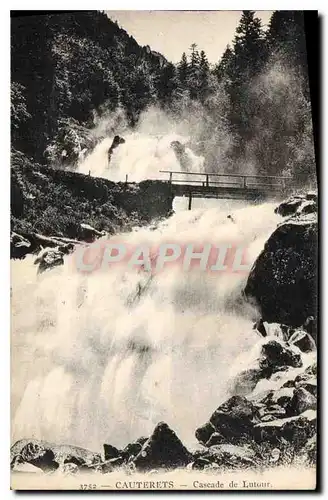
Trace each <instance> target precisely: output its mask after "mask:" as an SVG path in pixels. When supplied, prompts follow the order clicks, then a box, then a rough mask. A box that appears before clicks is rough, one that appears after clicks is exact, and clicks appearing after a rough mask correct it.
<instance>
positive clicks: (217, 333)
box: [12, 137, 279, 450]
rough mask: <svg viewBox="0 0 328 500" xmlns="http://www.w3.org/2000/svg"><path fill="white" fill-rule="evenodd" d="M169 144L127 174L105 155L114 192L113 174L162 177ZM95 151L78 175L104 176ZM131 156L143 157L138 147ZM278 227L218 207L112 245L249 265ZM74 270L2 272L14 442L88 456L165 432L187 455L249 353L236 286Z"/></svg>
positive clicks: (226, 281) (266, 218)
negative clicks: (182, 249)
mask: <svg viewBox="0 0 328 500" xmlns="http://www.w3.org/2000/svg"><path fill="white" fill-rule="evenodd" d="M171 139H172V138H171V137H169V138H166V146H165V147H164V146H163V153H158V154H159V156H158V157H156V155H155V153H154V151H153V153H152V155H150V154H149V157H148V156H147V155H148V153H147V155H146V158H145V159H144V162H143V161H142V156H141V155H140V160H139V159H138V160H137V161H135V158H136V156H134V155H136V153H135V151H136V149H135V147H136V144H134V145H133V148H132V153H131V155H130V160H131V162H130V163H129V154H128V151H129V140H127V142H126V144H124V145H122V146H120V148H121V152H119V149H120V148H118V150H117V152H116V153H115V155H116V154H117V157H116V160H115V161H116V162H117V161H119V160H118V158H121V160H120V161H121V162H122V163H121V167H120V168H119V169H117V175H118V176H121V178H120V179H119V180H122V173H123V172H124V168H125V169H126V170H125V171H126V173H128V174H130V173H131V174H132V172H134V173H135V174H136V178H135V179H133V180H140V178H145V177H146V178H147V177H150V178H151V177H152V175H150V173H149V172H150V170H149V169H150V168H152V169H154V165H157V172H156V171H155V173H153V176H155V177H158V170H159V169H163V168H165V167H166V166H167V167H168V166H169V163H170V161H169V160H168V158H169V156H170V155H171V151H170V149H169V146H168V144H169V142H170V141H171ZM133 140H135V141H137V139H136V138H134V139H133ZM105 141H106V140H105ZM105 141H103V142H102V143H100V144H99V145H98V146H97V148H96V150H95V151H94V153H93V154H92V155H90V157H89V159H88V158H87V159H86V160H85V163H84V164H83V165H81V167H80V170H81V171H86V170H90V169H91V168H89V167H90V165H91V164H92V165H100V166H99V170H98V171H96V170H95V169H92V173H93V174H97V175H104V174H103V172H104V170H103V166H102V165H103V164H99V163H98V161H100V159H101V158H102V159H103V160H102V161H105V159H106V147H108V145H107V146H106V144H105ZM149 141H150V143H152V144H153V142H152V141H153V139H151V140H149ZM164 142H165V141H164ZM108 144H110V140H109V141H108ZM105 146H106V147H105ZM138 148H139V149H138ZM138 148H137V149H138V150H139V151H141V152H142V151H145V150H147V151H149V149H148V148H147V144H146V143H143V142H142V143H141V144H139V145H138ZM158 151H161V149H160V146H159V149H158ZM165 151H166V152H165ZM172 154H173V153H172ZM115 155H113V158H114V156H115ZM120 155H121V156H120ZM104 156H105V157H104ZM166 157H167V160H165V158H166ZM170 158H171V159H172V158H173V160H174V159H175V158H174V154H173V157H172V156H170ZM97 159H98V160H97ZM148 159H149V161H148ZM88 161H89V163H88ZM175 161H176V160H175ZM163 162H164V164H163ZM165 162H167V163H165ZM115 165H117V163H115V162H113V165H112V167H111V169H114V166H115ZM170 168H172V165H171V164H170ZM137 171H138V172H137ZM112 173H113V172H112ZM104 176H105V175H104ZM115 176H116V174H115V172H114V174H113V175H108V177H110V178H112V179H113V180H115ZM231 213H233V221H232V220H231V219H229V218H227V216H228V215H230V214H231ZM278 220H279V216H277V215H275V214H274V205H272V204H263V205H258V206H244V207H242V208H237V209H234V210H233V212H231V209H230V211H228V210H227V207H223V208H222V205H221V204H220V202H218V203H217V205H216V206H213V207H212V208H201V209H196V210H192V211H179V212H177V213H176V214H174V215H173V216H171V217H170V218H169V219H167V220H166V221H165V222H162V223H161V224H159V225H158V226H157V228H156V229H155V230H154V228H151V227H145V228H142V229H136V230H134V231H132V232H131V233H126V234H124V235H121V237H122V238H124V241H125V242H126V243H127V244H129V245H137V244H141V243H143V244H145V243H147V244H150V245H152V246H154V245H155V246H158V245H159V244H160V243H161V242H169V241H174V242H177V243H181V244H183V245H185V244H186V243H189V242H191V243H197V242H204V241H209V239H210V241H211V243H212V244H213V245H219V244H220V243H222V242H224V243H226V242H227V241H229V240H230V241H232V242H239V243H241V244H243V245H244V246H245V247H247V248H248V255H249V259H250V261H251V262H253V261H254V260H255V258H256V257H257V255H258V254H259V252H260V251H261V249H262V248H263V245H264V242H265V241H266V239H267V238H268V236H269V235H270V233H271V232H272V231H273V229H274V228H275V227H276V225H277V222H278ZM73 259H74V254H73V255H72V256H69V257H67V258H66V260H65V264H64V266H62V267H57V268H54V269H52V270H51V271H49V272H45V273H43V274H41V275H40V274H39V275H37V270H36V268H35V266H34V265H33V259H32V257H27V258H26V259H25V260H23V261H14V262H13V263H12V283H13V286H12V318H13V319H12V360H13V361H12V363H13V364H14V365H15V369H14V370H13V371H12V373H13V376H12V405H13V409H12V410H13V417H14V418H13V424H12V434H13V436H12V438H13V441H16V440H18V439H21V438H26V437H29V438H37V439H46V440H48V441H53V442H57V443H70V444H76V445H80V446H84V447H88V448H91V449H92V448H93V449H96V450H97V449H99V448H100V447H101V445H102V443H104V442H109V443H111V444H113V445H117V446H124V445H125V444H127V443H128V442H131V441H132V440H134V439H136V438H139V437H140V436H141V435H145V436H147V435H149V434H150V433H151V431H152V430H153V428H154V426H155V425H156V423H157V422H158V421H160V420H164V421H165V422H167V423H168V425H169V426H171V427H172V428H173V429H174V430H175V431H176V432H177V434H178V435H179V437H180V438H181V439H182V440H183V441H184V442H185V444H186V445H187V446H190V447H193V446H194V445H196V439H195V437H194V432H195V429H196V428H197V426H199V425H201V424H202V423H203V422H204V421H206V420H207V419H208V417H209V415H210V414H211V412H213V410H214V409H215V408H216V407H217V406H218V405H219V404H220V402H222V401H223V400H224V399H225V398H226V397H227V396H228V395H229V387H230V385H229V383H230V380H231V377H233V375H234V374H235V373H236V370H237V369H238V367H240V366H241V365H240V363H241V362H242V360H244V361H243V362H244V363H245V362H246V364H248V365H249V364H251V363H252V360H254V359H255V358H256V355H257V353H258V345H259V342H260V340H259V337H258V336H257V334H256V333H255V331H254V330H253V328H252V326H253V321H254V318H255V317H256V314H257V313H256V311H255V310H254V309H253V308H251V306H250V305H248V304H246V303H245V302H244V301H243V299H242V295H241V291H242V288H243V286H244V284H245V281H246V279H247V274H245V273H231V272H230V273H225V272H212V273H208V272H204V271H201V270H199V269H197V267H196V268H195V269H193V271H190V272H187V271H183V269H182V268H180V267H178V266H172V267H169V268H167V269H165V271H163V272H162V273H160V274H158V275H155V276H151V275H149V273H147V272H145V271H141V270H135V269H127V267H126V266H125V267H124V266H115V267H113V268H108V269H104V270H97V271H95V272H94V273H90V274H88V275H82V274H81V273H79V272H78V271H77V270H76V269H75V268H74V265H73ZM245 356H246V358H247V359H246V361H245ZM236 367H237V368H236Z"/></svg>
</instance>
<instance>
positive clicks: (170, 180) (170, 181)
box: [169, 172, 172, 184]
mask: <svg viewBox="0 0 328 500" xmlns="http://www.w3.org/2000/svg"><path fill="white" fill-rule="evenodd" d="M169 183H170V184H172V172H170V179H169Z"/></svg>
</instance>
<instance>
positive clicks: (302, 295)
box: [245, 199, 318, 336]
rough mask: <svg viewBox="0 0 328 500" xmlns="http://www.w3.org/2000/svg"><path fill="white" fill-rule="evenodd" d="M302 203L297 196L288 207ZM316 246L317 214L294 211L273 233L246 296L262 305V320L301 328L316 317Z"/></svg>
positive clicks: (256, 265)
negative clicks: (311, 318)
mask: <svg viewBox="0 0 328 500" xmlns="http://www.w3.org/2000/svg"><path fill="white" fill-rule="evenodd" d="M299 202H300V203H299ZM301 203H302V200H298V199H297V200H294V201H293V202H292V204H289V205H288V206H289V207H290V210H291V211H292V207H293V210H294V208H295V207H296V206H297V207H298V208H299V207H300V206H301ZM307 203H309V201H307ZM311 203H314V201H311ZM285 210H286V208H285V209H284V210H283V212H284V213H285ZM295 212H296V209H295ZM279 213H282V208H281V205H280V209H279ZM317 248H318V227H317V217H316V214H315V213H312V214H307V215H302V214H298V213H295V215H293V216H292V217H291V218H290V219H288V220H286V221H284V222H283V223H282V224H281V225H279V226H278V227H277V229H276V230H275V231H274V232H273V234H272V235H271V236H270V238H269V239H268V241H267V242H266V244H265V246H264V249H263V251H262V252H261V253H260V255H259V256H258V258H257V259H256V261H255V263H254V265H253V268H252V270H251V272H250V274H249V277H248V280H247V284H246V287H245V296H246V298H247V299H248V300H249V301H250V302H253V303H254V304H256V305H257V306H258V307H259V309H260V311H261V316H262V318H263V321H267V322H269V323H282V324H285V325H290V326H294V327H298V326H302V325H304V323H305V322H306V320H307V319H308V318H309V317H310V316H312V317H313V318H316V317H317V288H318V285H317V267H318V255H317ZM309 333H310V332H309ZM312 336H315V333H312Z"/></svg>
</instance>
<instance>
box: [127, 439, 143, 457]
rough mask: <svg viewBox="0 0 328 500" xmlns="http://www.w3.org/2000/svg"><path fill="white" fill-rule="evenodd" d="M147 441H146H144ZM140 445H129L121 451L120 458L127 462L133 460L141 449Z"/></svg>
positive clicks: (136, 443)
mask: <svg viewBox="0 0 328 500" xmlns="http://www.w3.org/2000/svg"><path fill="white" fill-rule="evenodd" d="M146 441H147V440H146ZM142 446H143V445H142V444H141V443H138V442H135V443H129V444H128V445H127V446H126V447H125V448H124V450H123V451H122V456H123V457H124V458H125V459H126V460H129V459H130V458H134V457H136V456H137V455H138V453H140V451H141V449H142Z"/></svg>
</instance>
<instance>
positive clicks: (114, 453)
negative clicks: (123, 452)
mask: <svg viewBox="0 0 328 500" xmlns="http://www.w3.org/2000/svg"><path fill="white" fill-rule="evenodd" d="M119 456H120V451H119V450H118V449H117V448H116V447H115V446H112V445H111V444H104V457H105V460H106V461H107V460H111V459H112V458H117V457H119Z"/></svg>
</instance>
